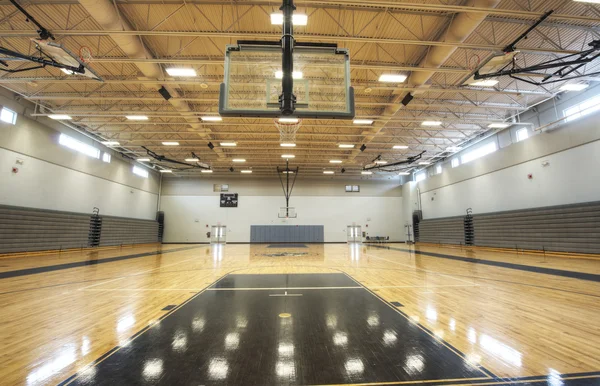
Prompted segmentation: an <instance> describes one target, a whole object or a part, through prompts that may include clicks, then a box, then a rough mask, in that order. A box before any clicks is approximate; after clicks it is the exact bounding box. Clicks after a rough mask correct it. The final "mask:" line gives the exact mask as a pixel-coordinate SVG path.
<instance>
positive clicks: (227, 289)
mask: <svg viewBox="0 0 600 386" xmlns="http://www.w3.org/2000/svg"><path fill="white" fill-rule="evenodd" d="M360 288H363V287H358V286H353V287H272V288H252V287H248V288H207V289H206V290H207V291H275V290H313V289H317V290H321V289H360Z"/></svg>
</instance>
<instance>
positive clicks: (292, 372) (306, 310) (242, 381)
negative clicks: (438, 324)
mask: <svg viewBox="0 0 600 386" xmlns="http://www.w3.org/2000/svg"><path fill="white" fill-rule="evenodd" d="M265 283H267V284H268V287H272V286H273V284H279V285H275V287H277V286H281V284H293V285H287V287H294V286H296V287H305V286H307V284H313V286H315V287H323V285H322V284H323V283H335V286H345V285H351V286H355V287H356V286H357V284H356V283H355V282H353V281H352V280H351V279H349V278H348V277H346V276H345V275H342V274H315V275H228V276H226V277H225V278H223V279H222V280H220V281H219V282H218V283H217V284H216V285H214V286H213V288H212V289H209V290H207V291H206V292H203V293H201V294H200V295H198V296H196V297H195V298H193V299H192V300H191V301H189V302H188V303H186V304H185V305H184V306H182V307H181V308H179V309H177V310H176V311H174V312H173V313H172V314H170V315H169V316H167V317H166V318H164V319H163V320H162V321H161V322H160V323H158V324H157V325H155V326H153V327H151V328H149V329H148V330H147V331H145V332H144V333H142V334H140V335H139V336H138V337H137V338H136V339H134V340H133V341H131V342H130V343H129V344H128V345H127V346H125V347H122V348H120V349H119V350H116V351H115V352H114V353H113V354H112V355H110V356H108V357H107V358H106V359H105V360H103V361H101V362H99V363H98V364H97V365H96V366H95V367H93V368H91V369H89V370H87V371H85V372H84V373H83V374H81V375H80V376H79V377H77V378H76V379H75V380H74V381H73V383H71V384H75V385H194V386H198V385H225V384H227V385H288V384H343V383H367V382H393V381H411V380H414V381H419V380H442V379H469V378H470V379H472V378H486V377H487V376H486V374H485V373H484V372H483V371H482V370H480V369H478V368H476V367H473V366H471V365H470V364H468V363H467V362H466V361H464V360H463V359H462V358H461V357H460V356H459V355H458V354H456V353H455V352H453V351H452V350H450V349H449V348H448V347H446V346H445V345H444V344H443V343H442V342H440V341H439V340H436V339H434V338H433V337H432V336H430V335H429V334H428V333H427V332H425V331H424V330H422V329H421V328H420V327H419V326H418V325H416V324H413V323H411V322H409V321H408V320H407V319H406V318H405V317H404V316H402V315H401V314H399V313H398V312H396V311H395V310H394V309H392V308H391V307H390V306H388V305H387V304H386V303H384V302H383V301H382V300H380V299H379V298H377V297H376V296H374V295H373V294H371V293H370V292H369V291H367V290H366V289H364V288H362V287H358V288H347V289H318V288H314V289H297V290H294V289H289V290H287V296H281V295H285V293H286V291H285V290H284V289H275V290H264V289H258V288H264V284H265ZM330 286H332V285H330ZM233 287H237V288H250V287H255V288H257V289H250V290H227V289H224V288H233ZM282 287H286V286H285V285H284V286H282ZM218 288H220V289H218ZM273 295H275V296H273ZM299 295H301V296H299ZM286 314H289V316H288V315H286ZM286 316H287V317H286Z"/></svg>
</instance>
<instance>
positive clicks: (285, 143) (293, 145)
mask: <svg viewBox="0 0 600 386" xmlns="http://www.w3.org/2000/svg"><path fill="white" fill-rule="evenodd" d="M279 146H281V147H296V144H295V143H288V142H284V143H280V144H279Z"/></svg>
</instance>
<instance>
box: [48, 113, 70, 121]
mask: <svg viewBox="0 0 600 386" xmlns="http://www.w3.org/2000/svg"><path fill="white" fill-rule="evenodd" d="M48 118H50V119H56V120H65V121H66V120H69V119H73V118H71V116H70V115H67V114H50V115H48Z"/></svg>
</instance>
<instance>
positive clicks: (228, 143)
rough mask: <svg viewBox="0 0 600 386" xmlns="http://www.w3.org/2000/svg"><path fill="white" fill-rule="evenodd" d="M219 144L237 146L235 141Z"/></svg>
mask: <svg viewBox="0 0 600 386" xmlns="http://www.w3.org/2000/svg"><path fill="white" fill-rule="evenodd" d="M220 145H221V146H224V147H234V146H237V143H235V142H221V143H220Z"/></svg>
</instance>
